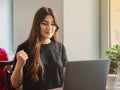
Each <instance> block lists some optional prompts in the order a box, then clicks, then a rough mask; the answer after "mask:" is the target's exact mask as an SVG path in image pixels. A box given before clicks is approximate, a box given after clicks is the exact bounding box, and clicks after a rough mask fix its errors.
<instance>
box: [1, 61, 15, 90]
mask: <svg viewBox="0 0 120 90" xmlns="http://www.w3.org/2000/svg"><path fill="white" fill-rule="evenodd" d="M13 63H14V60H8V61H0V67H4V75H5V85H6V89H7V90H15V88H13V87H12V85H11V81H10V77H11V74H12V67H11V66H12V65H13ZM6 89H5V90H6Z"/></svg>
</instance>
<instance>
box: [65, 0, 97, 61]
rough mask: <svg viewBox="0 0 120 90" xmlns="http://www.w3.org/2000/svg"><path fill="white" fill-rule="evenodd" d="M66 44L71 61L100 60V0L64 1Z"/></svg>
mask: <svg viewBox="0 0 120 90" xmlns="http://www.w3.org/2000/svg"><path fill="white" fill-rule="evenodd" d="M63 3H64V5H63V6H64V44H65V46H66V49H67V53H68V58H69V60H82V59H95V58H99V0H64V2H63Z"/></svg>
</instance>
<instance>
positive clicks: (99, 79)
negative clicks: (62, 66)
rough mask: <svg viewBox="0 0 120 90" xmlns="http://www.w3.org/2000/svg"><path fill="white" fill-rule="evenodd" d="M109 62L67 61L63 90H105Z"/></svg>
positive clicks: (104, 60) (103, 60)
mask: <svg viewBox="0 0 120 90" xmlns="http://www.w3.org/2000/svg"><path fill="white" fill-rule="evenodd" d="M109 64H110V61H109V60H106V59H102V60H101V59H100V60H87V61H68V62H67V64H66V74H65V81H64V87H63V90H106V83H107V75H108V71H109Z"/></svg>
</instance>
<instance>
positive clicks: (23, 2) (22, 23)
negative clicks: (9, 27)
mask: <svg viewBox="0 0 120 90" xmlns="http://www.w3.org/2000/svg"><path fill="white" fill-rule="evenodd" d="M42 6H47V7H51V8H53V9H54V10H55V11H56V14H57V18H58V19H59V25H60V28H61V30H60V31H59V40H60V41H61V42H63V31H62V30H63V19H62V18H63V2H62V0H29V1H28V0H13V51H14V52H15V51H16V48H17V46H18V45H19V44H20V43H22V42H23V41H24V40H26V38H27V37H28V34H29V32H30V30H31V26H32V20H33V16H34V14H35V12H36V11H37V10H38V9H39V8H40V7H42Z"/></svg>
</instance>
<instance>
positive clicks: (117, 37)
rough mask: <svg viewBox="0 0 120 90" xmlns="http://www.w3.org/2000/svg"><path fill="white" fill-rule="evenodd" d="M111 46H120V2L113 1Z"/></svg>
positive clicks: (119, 0) (118, 0) (117, 0)
mask: <svg viewBox="0 0 120 90" xmlns="http://www.w3.org/2000/svg"><path fill="white" fill-rule="evenodd" d="M110 19H111V46H113V45H115V44H120V0H111V18H110Z"/></svg>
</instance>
